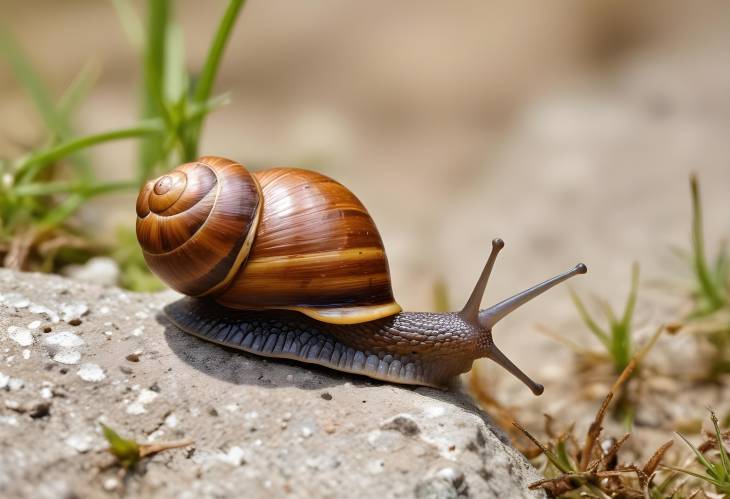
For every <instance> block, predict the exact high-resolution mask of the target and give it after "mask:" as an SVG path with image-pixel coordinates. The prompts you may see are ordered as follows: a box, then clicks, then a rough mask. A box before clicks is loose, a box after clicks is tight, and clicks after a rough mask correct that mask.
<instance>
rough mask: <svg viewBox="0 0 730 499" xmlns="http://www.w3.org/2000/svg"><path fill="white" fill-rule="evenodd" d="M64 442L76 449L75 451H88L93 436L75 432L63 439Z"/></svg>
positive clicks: (92, 441)
mask: <svg viewBox="0 0 730 499" xmlns="http://www.w3.org/2000/svg"><path fill="white" fill-rule="evenodd" d="M64 443H65V444H66V445H68V446H69V447H71V448H72V449H74V450H76V452H79V453H81V454H83V453H84V452H89V451H90V450H91V446H92V444H93V443H94V437H93V436H91V435H89V434H87V433H75V434H73V435H71V436H70V437H68V438H67V439H66V440H64Z"/></svg>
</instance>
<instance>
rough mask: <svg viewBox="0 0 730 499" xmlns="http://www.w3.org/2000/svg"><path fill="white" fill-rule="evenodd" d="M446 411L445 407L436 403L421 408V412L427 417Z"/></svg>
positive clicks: (441, 414) (436, 415) (440, 414)
mask: <svg viewBox="0 0 730 499" xmlns="http://www.w3.org/2000/svg"><path fill="white" fill-rule="evenodd" d="M445 413H446V409H444V408H443V407H440V406H437V405H429V406H426V407H425V408H424V409H423V414H424V415H425V416H426V417H427V418H437V417H439V416H443V415H444V414H445Z"/></svg>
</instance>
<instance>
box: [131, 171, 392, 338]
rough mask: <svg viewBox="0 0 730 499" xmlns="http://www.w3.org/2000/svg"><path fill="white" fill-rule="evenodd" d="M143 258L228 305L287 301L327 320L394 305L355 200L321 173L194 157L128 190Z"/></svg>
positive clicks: (185, 287) (361, 316) (388, 311)
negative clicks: (134, 193)
mask: <svg viewBox="0 0 730 499" xmlns="http://www.w3.org/2000/svg"><path fill="white" fill-rule="evenodd" d="M137 238H138V240H139V242H140V245H141V246H142V249H143V253H144V257H145V260H146V261H147V264H148V265H149V267H150V269H152V270H153V271H154V272H155V273H156V274H157V275H158V276H159V277H160V278H161V279H162V280H163V281H165V282H166V283H167V284H168V285H169V286H171V287H172V288H174V289H176V290H177V291H180V292H181V293H183V294H186V295H189V296H194V297H203V296H208V297H211V298H212V299H214V300H215V301H217V302H218V303H220V304H221V305H224V306H226V307H229V308H235V309H255V310H267V309H289V310H296V311H299V312H302V313H304V314H306V315H308V316H310V317H312V318H314V319H317V320H319V321H322V322H328V323H332V324H356V323H361V322H367V321H371V320H375V319H379V318H382V317H386V316H390V315H393V314H396V313H398V312H400V311H401V308H400V306H399V305H398V304H397V303H396V302H395V299H394V298H393V291H392V287H391V283H390V273H389V270H388V260H387V258H386V255H385V250H384V247H383V242H382V239H381V238H380V234H379V233H378V230H377V228H376V226H375V223H374V222H373V220H372V218H371V217H370V215H369V214H368V212H367V210H366V209H365V207H364V206H363V205H362V203H361V202H360V201H359V200H358V199H357V198H356V197H355V195H354V194H352V192H350V191H349V190H348V189H347V188H345V187H344V186H343V185H341V184H339V183H338V182H335V181H334V180H332V179H331V178H329V177H326V176H325V175H322V174H320V173H316V172H312V171H308V170H302V169H297V168H272V169H269V170H265V171H262V172H256V173H253V174H252V173H250V172H248V171H247V170H246V168H244V167H243V166H242V165H240V164H239V163H236V162H234V161H231V160H228V159H224V158H218V157H203V158H200V159H199V160H198V161H196V162H194V163H187V164H184V165H182V166H179V167H178V168H176V169H175V170H173V171H172V172H170V173H168V174H166V175H164V176H162V177H160V178H159V179H157V180H154V181H150V182H148V183H147V184H146V185H145V186H144V187H143V188H142V190H141V192H140V194H139V197H138V199H137Z"/></svg>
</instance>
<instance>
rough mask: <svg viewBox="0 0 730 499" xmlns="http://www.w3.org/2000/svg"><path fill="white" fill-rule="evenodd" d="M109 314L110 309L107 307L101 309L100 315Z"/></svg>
mask: <svg viewBox="0 0 730 499" xmlns="http://www.w3.org/2000/svg"><path fill="white" fill-rule="evenodd" d="M108 313H109V307H107V306H106V305H104V306H103V307H101V308H100V309H99V314H100V315H106V314H108Z"/></svg>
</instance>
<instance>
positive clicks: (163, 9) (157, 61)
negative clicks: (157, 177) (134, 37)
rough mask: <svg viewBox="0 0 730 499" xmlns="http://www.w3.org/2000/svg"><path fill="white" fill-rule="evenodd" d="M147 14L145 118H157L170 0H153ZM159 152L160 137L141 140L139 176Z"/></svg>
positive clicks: (143, 116)
mask: <svg viewBox="0 0 730 499" xmlns="http://www.w3.org/2000/svg"><path fill="white" fill-rule="evenodd" d="M148 15H149V17H148V21H147V38H146V40H145V49H144V66H143V85H142V87H143V93H142V113H141V115H142V119H149V118H156V117H159V116H162V115H163V113H164V110H163V107H162V106H163V100H164V97H163V96H164V94H163V92H164V90H163V73H162V72H163V68H164V64H165V47H166V43H165V42H166V38H167V28H168V25H169V17H170V2H169V1H168V0H150V2H149V14H148ZM160 155H161V144H160V141H159V140H157V139H156V138H150V139H147V140H143V141H142V142H141V144H140V149H139V171H138V177H139V178H140V179H143V178H147V176H148V173H149V171H150V170H151V169H152V168H153V167H154V165H155V163H157V161H158V160H159V158H160Z"/></svg>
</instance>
